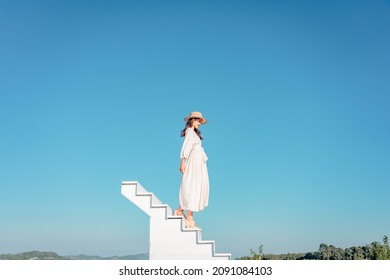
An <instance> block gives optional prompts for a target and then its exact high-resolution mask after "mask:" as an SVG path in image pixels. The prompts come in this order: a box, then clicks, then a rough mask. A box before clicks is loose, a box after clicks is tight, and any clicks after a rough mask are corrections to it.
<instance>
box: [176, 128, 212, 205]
mask: <svg viewBox="0 0 390 280" xmlns="http://www.w3.org/2000/svg"><path fill="white" fill-rule="evenodd" d="M180 158H181V159H183V158H185V159H186V160H185V166H186V169H185V171H184V174H183V177H182V181H181V185H180V195H179V201H180V207H181V208H182V209H183V210H191V211H200V210H203V209H204V208H205V207H207V205H208V202H209V175H208V172H207V165H206V161H207V155H206V153H205V152H204V150H203V148H202V140H200V138H199V136H198V135H197V134H196V132H195V131H194V130H193V129H192V128H187V130H186V134H185V138H184V143H183V146H182V148H181V153H180Z"/></svg>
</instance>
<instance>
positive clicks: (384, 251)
mask: <svg viewBox="0 0 390 280" xmlns="http://www.w3.org/2000/svg"><path fill="white" fill-rule="evenodd" d="M239 259H240V260H390V247H389V240H388V237H387V236H386V235H385V236H384V237H383V243H381V242H377V241H374V242H372V243H371V244H367V245H365V246H353V247H349V248H346V249H342V248H338V247H335V246H333V245H328V244H325V243H321V244H320V247H319V249H318V251H316V252H309V253H297V254H295V253H292V254H291V253H289V254H264V253H263V245H260V246H259V248H258V250H257V251H254V250H252V249H250V255H249V256H244V257H241V258H239Z"/></svg>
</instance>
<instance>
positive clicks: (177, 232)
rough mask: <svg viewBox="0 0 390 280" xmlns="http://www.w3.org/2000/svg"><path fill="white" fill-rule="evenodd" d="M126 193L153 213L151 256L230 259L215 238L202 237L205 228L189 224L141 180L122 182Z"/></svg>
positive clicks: (142, 207)
mask: <svg viewBox="0 0 390 280" xmlns="http://www.w3.org/2000/svg"><path fill="white" fill-rule="evenodd" d="M122 194H123V195H124V196H125V197H126V198H128V199H129V200H130V201H132V202H133V203H134V204H135V205H137V206H138V207H139V208H140V209H141V210H143V211H144V212H145V213H146V214H148V215H149V216H150V248H149V257H150V258H151V259H226V260H228V259H230V257H231V255H230V254H221V253H218V254H217V253H215V241H213V240H202V229H200V228H194V229H192V228H185V221H184V217H182V216H174V215H173V211H172V208H171V207H170V206H169V205H167V204H163V203H162V202H161V201H160V200H159V199H158V198H157V196H156V195H154V194H153V193H152V192H148V191H147V190H146V189H145V188H144V187H142V186H141V184H139V183H138V182H137V181H124V182H122Z"/></svg>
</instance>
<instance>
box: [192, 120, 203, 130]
mask: <svg viewBox="0 0 390 280" xmlns="http://www.w3.org/2000/svg"><path fill="white" fill-rule="evenodd" d="M200 125H201V122H200V119H194V120H193V122H192V126H193V127H195V128H196V129H198V127H199V126H200Z"/></svg>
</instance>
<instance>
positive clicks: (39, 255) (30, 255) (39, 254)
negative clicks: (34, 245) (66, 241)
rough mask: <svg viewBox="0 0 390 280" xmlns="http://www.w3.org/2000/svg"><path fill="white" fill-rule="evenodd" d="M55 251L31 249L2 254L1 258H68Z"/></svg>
mask: <svg viewBox="0 0 390 280" xmlns="http://www.w3.org/2000/svg"><path fill="white" fill-rule="evenodd" d="M67 259H68V258H65V257H61V256H59V255H57V254H56V253H53V252H39V251H31V252H25V253H19V254H2V255H0V260H67Z"/></svg>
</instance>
